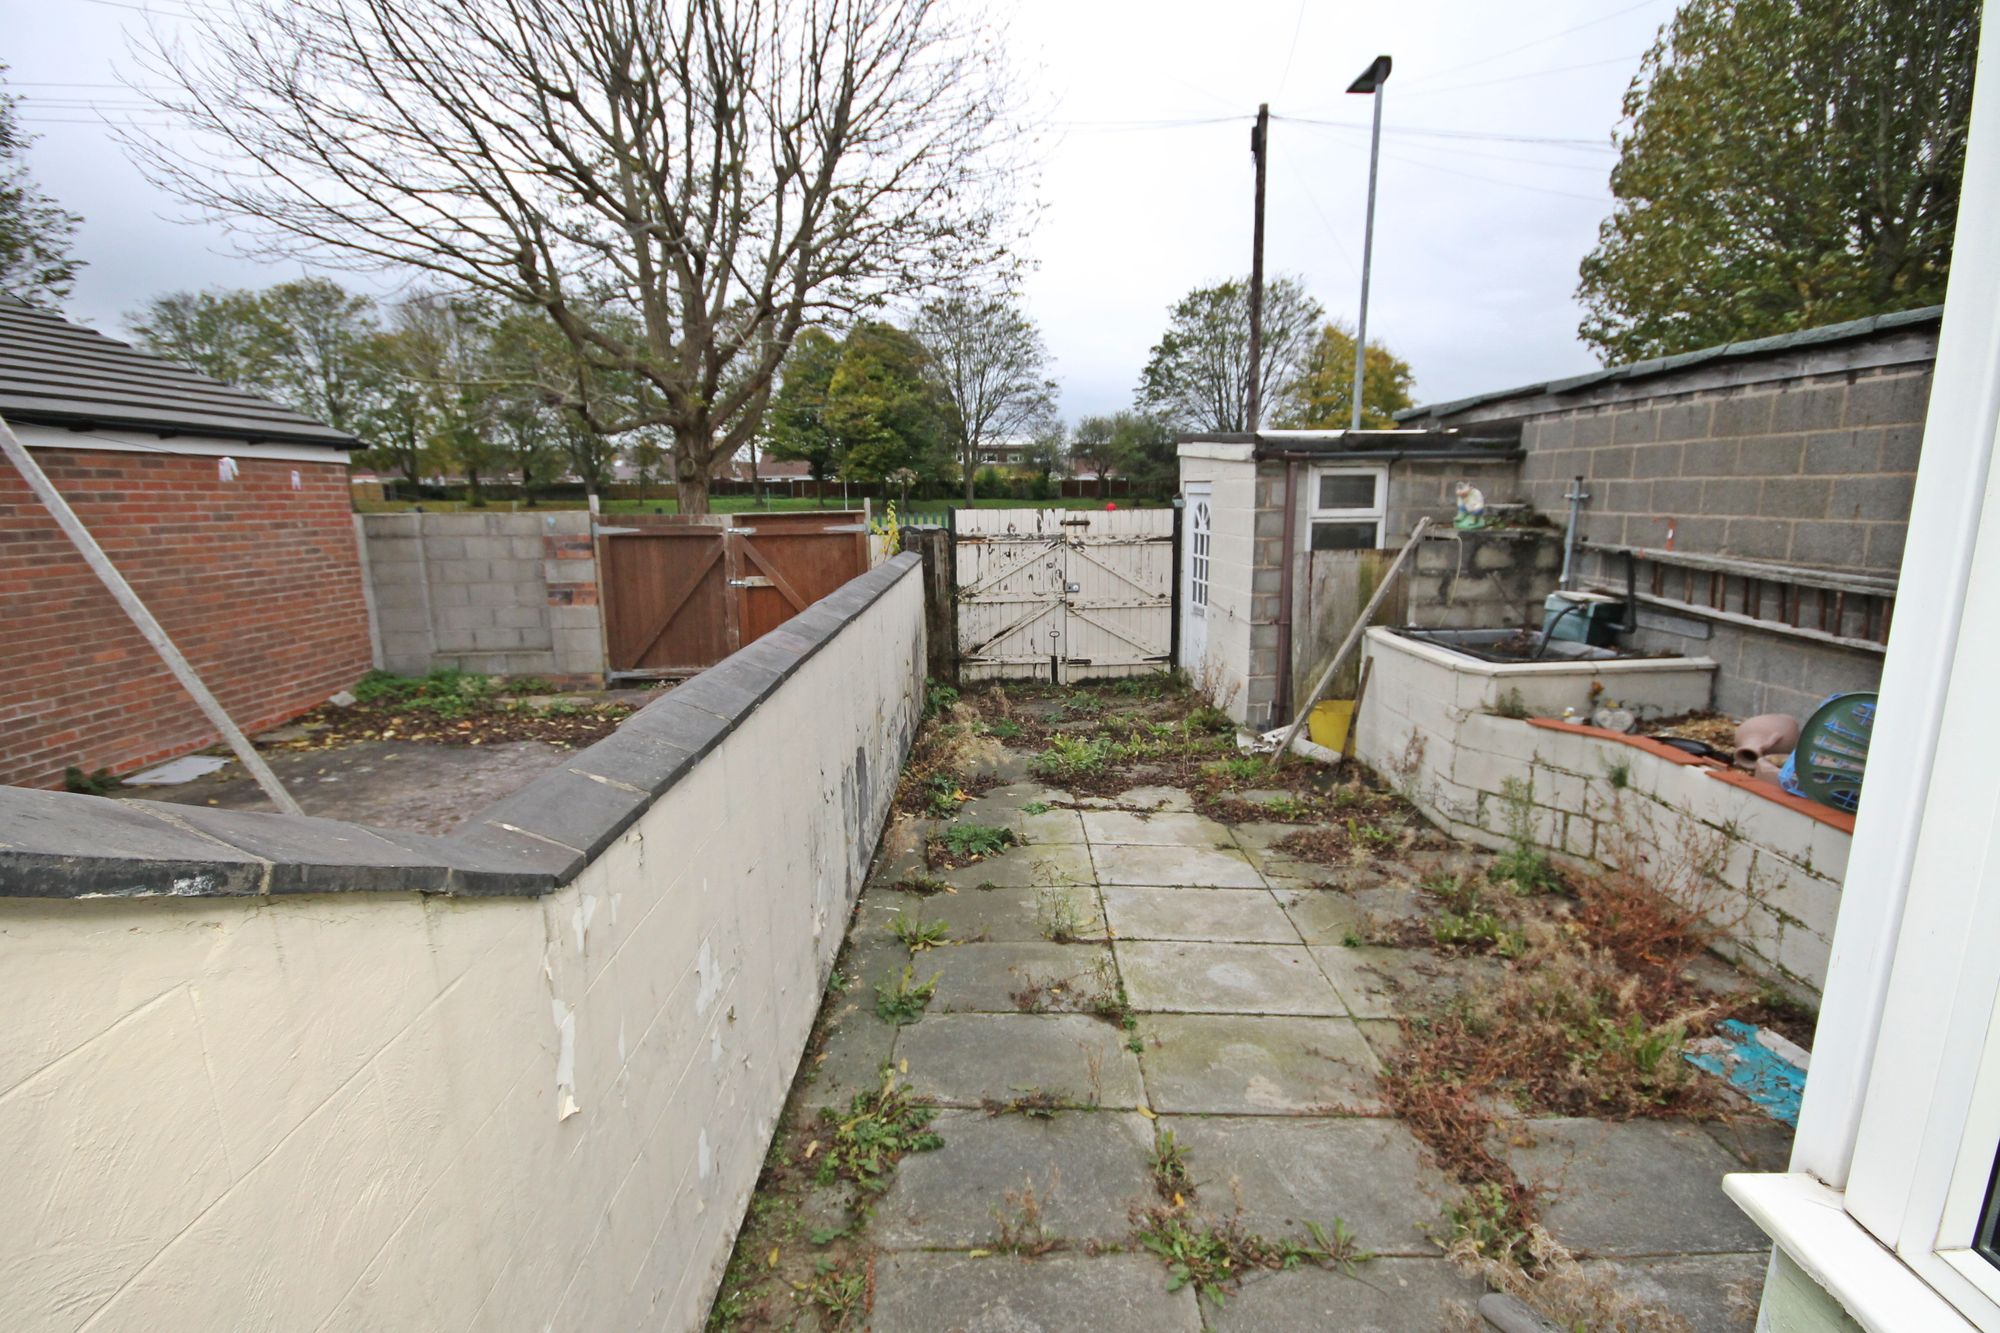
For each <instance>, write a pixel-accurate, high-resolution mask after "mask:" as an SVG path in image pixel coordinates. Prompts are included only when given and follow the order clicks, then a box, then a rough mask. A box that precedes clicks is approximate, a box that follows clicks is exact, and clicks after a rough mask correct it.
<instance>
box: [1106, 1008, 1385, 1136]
mask: <svg viewBox="0 0 2000 1333" xmlns="http://www.w3.org/2000/svg"><path fill="white" fill-rule="evenodd" d="M1139 1036H1140V1039H1141V1041H1142V1043H1143V1045H1144V1051H1143V1052H1142V1054H1141V1056H1140V1060H1141V1062H1142V1063H1143V1064H1144V1065H1145V1067H1146V1087H1147V1089H1148V1091H1149V1092H1150V1094H1151V1101H1152V1105H1153V1109H1154V1110H1156V1111H1179V1112H1187V1113H1194V1114H1202V1115H1380V1114H1382V1113H1383V1111H1384V1107H1383V1104H1382V1100H1381V1088H1380V1087H1379V1085H1377V1083H1376V1081H1375V1069H1376V1061H1375V1056H1374V1054H1373V1053H1372V1052H1371V1051H1370V1050H1369V1049H1368V1043H1367V1042H1366V1041H1365V1040H1363V1039H1362V1036H1361V1031H1360V1029H1359V1028H1357V1027H1355V1025H1354V1023H1353V1021H1352V1020H1351V1019H1345V1018H1269V1017H1257V1018H1252V1017H1249V1016H1247V1015H1243V1014H1148V1015H1147V1016H1145V1017H1144V1018H1142V1019H1140V1020H1139Z"/></svg>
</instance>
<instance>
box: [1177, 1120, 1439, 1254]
mask: <svg viewBox="0 0 2000 1333" xmlns="http://www.w3.org/2000/svg"><path fill="white" fill-rule="evenodd" d="M1159 1123H1160V1126H1161V1128H1163V1129H1171V1130H1172V1131H1173V1132H1174V1140H1175V1142H1176V1143H1178V1144H1180V1145H1181V1147H1183V1148H1184V1149H1186V1150H1187V1154H1188V1165H1189V1170H1190V1171H1191V1172H1192V1173H1193V1175H1194V1180H1195V1187H1196V1190H1197V1194H1196V1207H1197V1208H1198V1209H1199V1210H1200V1211H1202V1212H1203V1213H1205V1214H1208V1215H1210V1216H1223V1215H1226V1214H1228V1213H1229V1212H1231V1211H1232V1210H1233V1209H1234V1208H1235V1206H1236V1203H1237V1200H1238V1198H1240V1199H1241V1202H1242V1206H1243V1225H1244V1227H1245V1228H1246V1229H1247V1230H1249V1231H1252V1232H1256V1233H1260V1234H1262V1235H1265V1236H1269V1237H1272V1238H1274V1239H1275V1238H1277V1237H1280V1236H1301V1237H1302V1236H1304V1235H1305V1234H1306V1232H1305V1224H1306V1223H1307V1222H1308V1221H1313V1222H1318V1223H1319V1224H1320V1225H1321V1226H1324V1227H1328V1228H1331V1226H1332V1223H1333V1219H1334V1218H1336V1217H1338V1218H1340V1219H1341V1220H1342V1221H1344V1222H1346V1223H1347V1225H1348V1226H1349V1227H1351V1228H1353V1230H1354V1233H1355V1237H1356V1240H1357V1241H1358V1243H1359V1244H1360V1245H1361V1246H1362V1247H1363V1248H1364V1249H1370V1250H1373V1251H1375V1252H1376V1253H1377V1254H1382V1255H1412V1256H1418V1257H1424V1258H1429V1257H1433V1256H1435V1255H1436V1254H1437V1245H1436V1244H1435V1243H1434V1242H1433V1241H1432V1240H1431V1238H1430V1235H1429V1233H1428V1232H1426V1231H1425V1229H1424V1228H1425V1227H1427V1226H1432V1225H1434V1224H1435V1223H1436V1222H1437V1219H1438V1215H1439V1212H1440V1210H1441V1209H1442V1208H1443V1207H1444V1205H1445V1204H1446V1203H1448V1202H1450V1200H1451V1199H1453V1198H1455V1197H1457V1194H1458V1191H1457V1190H1456V1188H1455V1187H1454V1186H1453V1184H1452V1183H1451V1182H1450V1181H1449V1180H1447V1179H1446V1178H1445V1177H1444V1176H1442V1175H1440V1174H1439V1173H1438V1171H1437V1170H1436V1169H1435V1168H1433V1167H1431V1166H1430V1165H1429V1164H1428V1163H1427V1162H1425V1161H1424V1159H1423V1155H1422V1153H1421V1151H1420V1150H1419V1149H1418V1147H1417V1141H1416V1139H1414V1138H1412V1137H1411V1135H1410V1132H1409V1131H1408V1130H1407V1129H1405V1128H1403V1126H1402V1124H1401V1123H1400V1122H1398V1121H1394V1120H1375V1119H1337V1120H1322V1119H1316V1118H1315V1119H1306V1118H1294V1119H1278V1118H1272V1117H1269V1116H1265V1117H1257V1118H1241V1117H1235V1116H1212V1117H1201V1116H1162V1117H1160V1122H1159Z"/></svg>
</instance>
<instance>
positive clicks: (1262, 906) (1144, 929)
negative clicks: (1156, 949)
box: [1104, 885, 1299, 944]
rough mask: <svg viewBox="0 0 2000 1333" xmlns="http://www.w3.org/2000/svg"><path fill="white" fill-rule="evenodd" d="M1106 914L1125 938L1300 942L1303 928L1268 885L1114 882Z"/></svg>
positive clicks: (1106, 892)
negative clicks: (1219, 886)
mask: <svg viewBox="0 0 2000 1333" xmlns="http://www.w3.org/2000/svg"><path fill="white" fill-rule="evenodd" d="M1104 913H1105V916H1106V917H1107V918H1108V919H1109V921H1110V923H1111V929H1112V931H1113V932H1114V933H1115V934H1116V935H1117V936H1118V938H1119V939H1123V940H1198V941H1207V942H1211V943H1227V942H1234V943H1245V944H1297V943H1298V942H1299V933H1298V931H1297V930H1295V929H1293V927H1292V923H1291V920H1290V919H1289V918H1287V917H1286V915H1285V913H1284V912H1283V910H1282V909H1280V908H1279V906H1278V904H1277V902H1276V901H1275V900H1274V899H1273V898H1272V897H1271V895H1270V894H1269V893H1268V892H1266V891H1265V890H1263V889H1187V888H1178V889H1163V888H1156V887H1141V886H1137V885H1112V886H1111V887H1109V888H1107V889H1105V890H1104Z"/></svg>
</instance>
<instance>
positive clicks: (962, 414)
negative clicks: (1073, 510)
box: [910, 291, 1056, 504]
mask: <svg viewBox="0 0 2000 1333" xmlns="http://www.w3.org/2000/svg"><path fill="white" fill-rule="evenodd" d="M910 334H911V336H912V337H914V338H915V339H916V340H917V342H918V343H919V344H920V345H921V346H922V347H923V349H924V351H925V353H926V354H927V355H928V357H929V361H930V373H931V375H932V376H933V377H934V378H935V379H936V380H937V382H938V385H939V387H941V388H942V389H943V390H944V393H945V397H946V398H948V399H949V400H950V401H951V406H952V416H951V432H952V436H953V444H954V450H955V452H956V454H957V456H958V464H959V471H960V474H961V476H962V478H963V480H964V483H965V502H966V503H967V504H971V503H972V500H973V493H972V479H973V474H974V473H975V472H977V471H978V467H979V453H980V450H981V449H982V448H984V447H985V446H987V445H989V444H992V443H993V442H995V441H997V440H1010V439H1018V438H1019V437H1021V436H1024V435H1033V434H1035V433H1036V432H1039V431H1042V430H1044V429H1046V427H1047V425H1048V422H1049V420H1050V419H1051V418H1052V417H1053V415H1054V413H1055V395H1056V384H1055V381H1054V380H1052V379H1050V378H1049V377H1048V373H1047V371H1048V362H1049V351H1048V347H1047V346H1046V345H1045V344H1044V343H1043V342H1042V335H1041V331H1040V330H1039V329H1037V328H1036V327H1035V322H1034V321H1033V320H1032V319H1029V318H1028V316H1027V315H1026V314H1025V313H1024V312H1023V311H1022V310H1021V308H1020V306H1019V305H1018V304H1017V303H1016V302H1015V300H1014V299H1013V298H1012V297H1009V296H983V295H979V294H976V293H968V292H964V291H959V292H954V293H952V294H951V295H948V296H944V297H941V298H939V299H937V300H933V301H928V302H926V303H925V304H924V305H923V306H921V307H920V308H919V309H918V310H917V314H916V318H915V319H914V320H913V321H912V322H911V324H910Z"/></svg>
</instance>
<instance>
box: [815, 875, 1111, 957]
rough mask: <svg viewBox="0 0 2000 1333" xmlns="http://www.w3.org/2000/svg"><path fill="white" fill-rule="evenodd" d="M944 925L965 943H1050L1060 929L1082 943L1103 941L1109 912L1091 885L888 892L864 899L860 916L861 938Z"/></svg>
mask: <svg viewBox="0 0 2000 1333" xmlns="http://www.w3.org/2000/svg"><path fill="white" fill-rule="evenodd" d="M898 916H901V917H902V918H904V919H905V920H907V921H909V922H911V923H913V924H914V923H921V922H934V921H942V922H944V924H945V926H946V928H947V929H948V930H949V931H950V938H951V939H952V940H955V941H958V942H960V943H991V944H1024V943H1028V942H1030V941H1035V940H1044V941H1046V940H1047V939H1048V938H1049V933H1050V932H1051V931H1052V930H1054V929H1056V928H1057V927H1058V926H1060V927H1061V928H1062V929H1063V930H1064V931H1065V932H1066V933H1067V934H1069V935H1070V936H1072V937H1073V938H1076V939H1103V938H1104V913H1103V911H1102V909H1101V908H1100V907H1099V905H1098V901H1097V890H1096V889H1094V888H1092V887H1091V886H1089V885H1087V884H1066V885H1058V886H1056V887H1054V888H1028V887H1015V888H1008V889H966V890H963V891H961V892H958V893H934V894H931V895H930V896H929V897H923V898H920V897H917V896H916V895H914V894H905V893H896V894H882V895H879V896H870V897H868V898H864V899H863V900H862V903H861V907H860V910H859V911H858V913H857V914H856V921H855V930H856V932H857V934H859V935H862V936H864V937H868V938H874V937H877V936H879V937H881V938H884V939H888V940H894V939H895V935H894V934H893V933H892V932H891V923H892V922H893V921H895V919H896V918H897V917H898Z"/></svg>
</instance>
